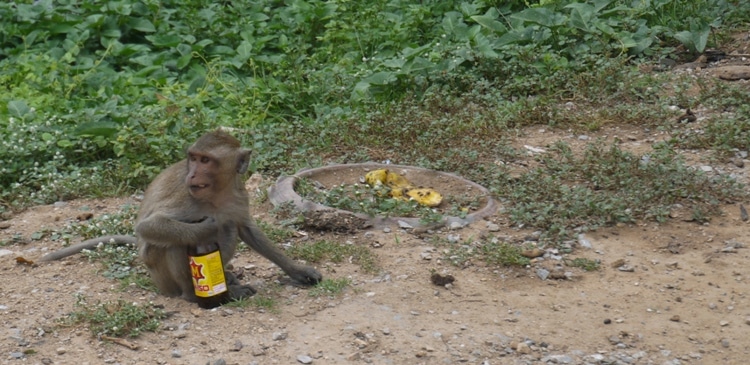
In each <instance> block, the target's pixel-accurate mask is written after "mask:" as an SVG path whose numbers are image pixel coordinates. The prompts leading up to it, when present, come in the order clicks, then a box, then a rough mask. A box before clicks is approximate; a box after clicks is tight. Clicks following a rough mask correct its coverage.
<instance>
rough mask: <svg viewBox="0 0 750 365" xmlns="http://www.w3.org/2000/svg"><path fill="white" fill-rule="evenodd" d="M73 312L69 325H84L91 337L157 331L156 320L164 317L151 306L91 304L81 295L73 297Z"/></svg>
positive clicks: (116, 303) (123, 302) (129, 335)
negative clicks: (91, 334)
mask: <svg viewBox="0 0 750 365" xmlns="http://www.w3.org/2000/svg"><path fill="white" fill-rule="evenodd" d="M75 306H76V310H75V311H73V312H72V313H70V314H69V315H68V317H67V318H66V319H65V322H67V323H69V324H80V323H85V324H86V325H87V326H88V327H89V329H90V330H91V332H92V333H93V334H94V335H97V336H98V335H107V336H113V337H125V336H127V337H137V336H138V335H140V334H141V333H142V332H144V331H148V332H156V330H157V329H158V328H159V320H161V319H164V318H166V314H165V313H164V311H162V310H161V309H159V308H156V307H154V306H152V305H138V304H136V303H128V302H125V301H124V300H118V301H117V302H106V303H102V302H97V303H96V304H93V305H92V304H90V303H88V302H87V301H86V297H84V296H83V295H77V297H76V304H75Z"/></svg>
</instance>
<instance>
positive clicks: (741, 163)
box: [732, 158, 745, 168]
mask: <svg viewBox="0 0 750 365" xmlns="http://www.w3.org/2000/svg"><path fill="white" fill-rule="evenodd" d="M732 163H733V164H734V166H737V167H739V168H743V167H745V161H743V160H742V159H741V158H733V159H732Z"/></svg>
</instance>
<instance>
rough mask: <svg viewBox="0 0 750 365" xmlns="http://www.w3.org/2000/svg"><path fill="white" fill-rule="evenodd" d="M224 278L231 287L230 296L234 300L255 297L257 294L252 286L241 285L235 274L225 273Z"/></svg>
mask: <svg viewBox="0 0 750 365" xmlns="http://www.w3.org/2000/svg"><path fill="white" fill-rule="evenodd" d="M224 276H225V277H226V279H227V286H228V287H229V296H230V297H232V299H242V298H247V297H251V296H253V295H255V293H256V292H257V291H256V290H255V288H253V287H252V286H250V285H243V284H241V283H240V281H239V280H238V279H237V277H236V276H234V274H233V273H231V272H229V271H226V270H225V271H224Z"/></svg>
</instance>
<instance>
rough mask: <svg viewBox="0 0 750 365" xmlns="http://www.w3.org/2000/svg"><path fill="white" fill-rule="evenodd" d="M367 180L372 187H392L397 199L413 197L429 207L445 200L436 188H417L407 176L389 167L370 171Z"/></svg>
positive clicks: (412, 198)
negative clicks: (381, 185) (382, 185)
mask: <svg viewBox="0 0 750 365" xmlns="http://www.w3.org/2000/svg"><path fill="white" fill-rule="evenodd" d="M365 182H366V183H367V184H368V185H370V186H372V187H375V186H378V185H380V184H385V185H387V186H388V187H389V188H391V197H393V198H395V199H403V200H408V199H411V200H414V201H416V202H417V203H419V204H421V205H424V206H428V207H436V206H438V205H440V203H441V202H442V201H443V196H442V195H440V193H438V192H437V191H436V190H435V189H430V188H417V187H415V186H414V185H412V183H411V182H409V180H407V179H406V178H405V177H403V176H401V175H399V174H397V173H395V172H392V171H388V170H387V169H379V170H374V171H370V172H368V173H367V174H366V175H365Z"/></svg>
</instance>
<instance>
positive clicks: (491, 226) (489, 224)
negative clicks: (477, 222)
mask: <svg viewBox="0 0 750 365" xmlns="http://www.w3.org/2000/svg"><path fill="white" fill-rule="evenodd" d="M487 230H488V231H490V232H497V231H499V230H500V226H499V225H497V224H495V223H492V222H487Z"/></svg>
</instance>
